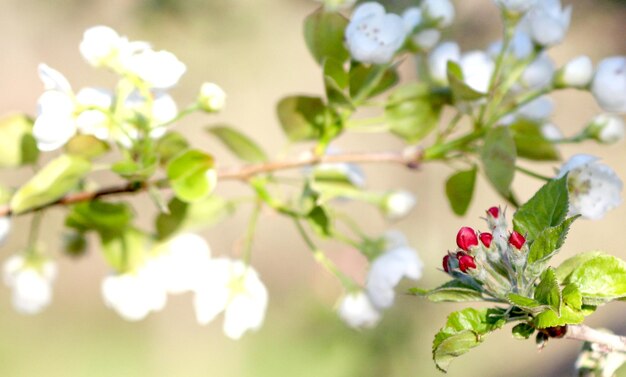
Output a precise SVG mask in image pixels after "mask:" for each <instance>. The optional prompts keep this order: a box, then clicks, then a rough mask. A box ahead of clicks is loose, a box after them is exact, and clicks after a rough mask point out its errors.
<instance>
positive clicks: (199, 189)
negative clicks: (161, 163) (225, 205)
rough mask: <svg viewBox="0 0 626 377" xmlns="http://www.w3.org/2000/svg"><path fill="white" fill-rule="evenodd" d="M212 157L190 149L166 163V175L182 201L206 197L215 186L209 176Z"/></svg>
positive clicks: (192, 200)
mask: <svg viewBox="0 0 626 377" xmlns="http://www.w3.org/2000/svg"><path fill="white" fill-rule="evenodd" d="M211 169H213V157H211V156H210V155H208V154H206V153H204V152H202V151H199V150H195V149H190V150H188V151H186V152H184V153H182V154H181V155H179V156H177V157H175V158H174V159H173V160H172V161H170V163H169V164H168V165H167V177H168V178H169V180H170V184H171V186H172V189H173V190H174V193H175V194H176V197H177V198H179V199H180V200H182V201H184V202H195V201H198V200H201V199H203V198H206V197H207V196H209V194H211V192H212V191H213V189H214V188H215V183H216V182H215V180H214V179H213V178H212V177H211V174H210V170H211Z"/></svg>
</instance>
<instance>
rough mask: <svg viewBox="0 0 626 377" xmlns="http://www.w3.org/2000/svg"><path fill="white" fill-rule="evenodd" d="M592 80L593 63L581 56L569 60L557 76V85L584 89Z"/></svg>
mask: <svg viewBox="0 0 626 377" xmlns="http://www.w3.org/2000/svg"><path fill="white" fill-rule="evenodd" d="M592 78H593V63H592V62H591V59H589V57H588V56H586V55H582V56H579V57H577V58H574V59H572V60H570V61H569V62H568V63H567V64H566V65H565V66H564V67H563V68H562V69H561V70H560V71H559V73H558V74H557V83H558V84H561V85H563V86H567V87H572V88H584V87H586V86H587V85H589V83H590V82H591V79H592Z"/></svg>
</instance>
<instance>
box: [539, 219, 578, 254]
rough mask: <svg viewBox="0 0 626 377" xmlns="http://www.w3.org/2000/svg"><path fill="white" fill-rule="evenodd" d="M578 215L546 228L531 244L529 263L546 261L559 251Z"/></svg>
mask: <svg viewBox="0 0 626 377" xmlns="http://www.w3.org/2000/svg"><path fill="white" fill-rule="evenodd" d="M577 218H578V216H573V217H570V218H569V219H567V220H565V221H563V222H562V223H561V224H559V225H557V226H553V227H550V228H546V229H545V230H543V231H542V232H541V233H539V235H538V236H537V239H536V240H535V241H533V243H532V244H531V245H530V251H529V252H528V263H529V264H532V263H545V262H547V261H549V260H550V258H552V257H553V256H554V255H556V254H557V253H558V252H559V249H560V248H561V246H563V243H564V242H565V238H566V237H567V233H568V232H569V228H570V226H571V225H572V223H573V222H574V220H576V219H577Z"/></svg>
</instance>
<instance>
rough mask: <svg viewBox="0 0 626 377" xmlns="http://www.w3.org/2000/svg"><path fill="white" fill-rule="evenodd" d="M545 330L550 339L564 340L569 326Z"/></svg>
mask: <svg viewBox="0 0 626 377" xmlns="http://www.w3.org/2000/svg"><path fill="white" fill-rule="evenodd" d="M543 330H544V331H545V333H546V334H547V335H548V336H549V337H550V338H562V337H564V336H565V334H566V333H567V325H565V326H553V327H546V328H545V329H543Z"/></svg>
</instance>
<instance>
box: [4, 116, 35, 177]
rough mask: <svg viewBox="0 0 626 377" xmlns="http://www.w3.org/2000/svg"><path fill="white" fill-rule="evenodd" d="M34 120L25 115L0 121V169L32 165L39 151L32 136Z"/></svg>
mask: <svg viewBox="0 0 626 377" xmlns="http://www.w3.org/2000/svg"><path fill="white" fill-rule="evenodd" d="M32 129H33V120H32V119H31V118H29V117H28V116H26V115H23V114H12V115H8V116H5V117H4V118H2V119H0V136H1V137H0V167H16V166H21V165H27V164H32V163H33V162H36V161H37V158H38V157H39V149H37V143H36V141H35V139H34V138H33V135H32Z"/></svg>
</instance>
